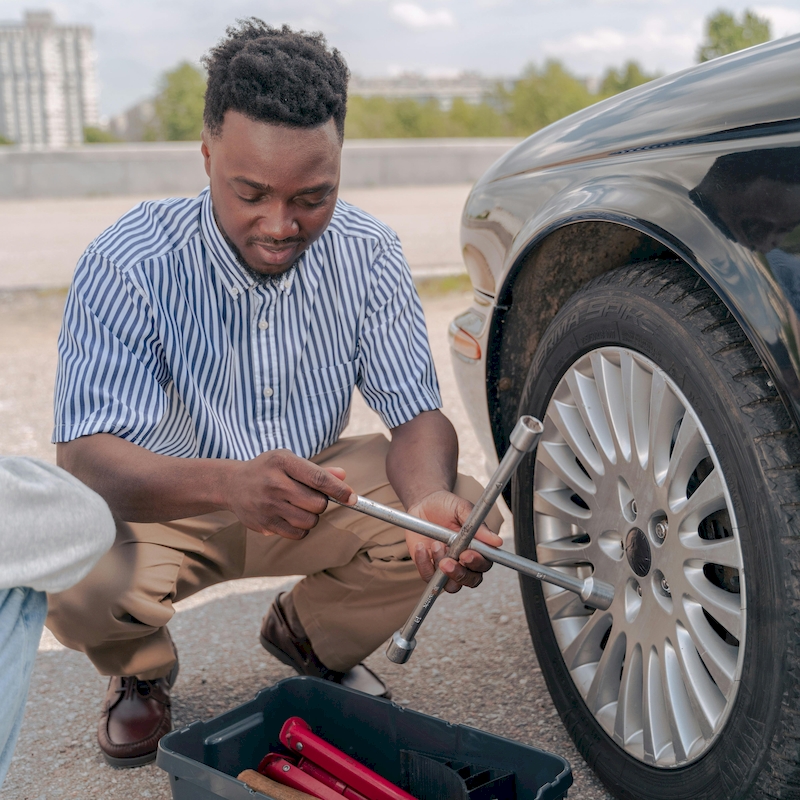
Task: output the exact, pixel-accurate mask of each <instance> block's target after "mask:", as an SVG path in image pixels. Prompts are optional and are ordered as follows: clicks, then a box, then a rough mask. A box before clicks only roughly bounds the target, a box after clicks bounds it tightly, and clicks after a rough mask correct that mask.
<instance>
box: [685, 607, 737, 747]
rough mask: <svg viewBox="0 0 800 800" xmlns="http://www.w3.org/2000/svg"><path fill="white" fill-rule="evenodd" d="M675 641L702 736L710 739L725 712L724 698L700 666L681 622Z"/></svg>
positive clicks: (698, 657) (690, 637)
mask: <svg viewBox="0 0 800 800" xmlns="http://www.w3.org/2000/svg"><path fill="white" fill-rule="evenodd" d="M675 638H676V643H677V646H676V648H675V655H676V657H677V658H678V661H679V662H680V669H681V673H682V674H683V680H684V685H685V688H686V691H687V694H688V697H689V702H690V703H691V706H692V710H693V713H694V716H695V719H696V720H697V723H698V725H699V726H700V730H701V732H702V734H703V737H704V738H705V739H710V738H711V737H712V736H713V735H714V730H715V729H716V727H717V723H718V722H719V720H720V718H721V716H722V714H723V712H724V711H725V696H724V695H723V693H722V692H721V691H720V689H719V687H718V686H717V685H716V684H715V683H714V680H713V679H712V677H711V675H710V674H709V672H708V670H707V669H706V668H705V666H704V665H703V660H702V659H701V658H700V654H699V653H698V652H697V648H696V647H695V644H694V641H693V640H692V636H691V634H690V633H689V631H687V630H686V628H684V626H683V625H681V624H680V623H678V624H677V626H676V628H675Z"/></svg>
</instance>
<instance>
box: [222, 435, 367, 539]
mask: <svg viewBox="0 0 800 800" xmlns="http://www.w3.org/2000/svg"><path fill="white" fill-rule="evenodd" d="M344 478H345V472H344V470H343V469H339V468H338V467H332V468H330V469H323V468H322V467H318V466H317V465H316V464H312V463H311V462H310V461H306V459H304V458H300V457H299V456H296V455H295V454H294V453H292V452H291V451H289V450H270V451H268V452H266V453H262V454H261V455H260V456H258V457H257V458H254V459H252V460H251V461H242V462H238V466H237V468H236V469H235V470H234V471H233V473H232V474H231V476H230V478H229V480H228V482H227V486H226V489H225V506H226V507H227V508H228V509H229V510H230V511H232V512H233V513H234V514H236V516H237V517H238V518H239V521H240V522H242V523H243V524H244V525H245V527H247V528H249V529H250V530H254V531H258V532H259V533H264V534H272V533H275V534H278V536H284V537H286V538H287V539H302V538H303V537H304V536H305V535H306V534H307V533H308V532H309V531H310V530H311V528H313V527H314V526H315V525H316V524H317V522H318V521H319V515H320V514H321V513H322V512H323V511H324V510H325V508H326V507H327V505H328V496H330V497H333V498H335V499H336V500H338V501H339V502H342V503H346V504H350V505H352V504H353V503H354V502H355V500H356V498H355V494H354V492H353V490H352V489H351V488H350V487H349V486H348V485H347V484H346V483H344Z"/></svg>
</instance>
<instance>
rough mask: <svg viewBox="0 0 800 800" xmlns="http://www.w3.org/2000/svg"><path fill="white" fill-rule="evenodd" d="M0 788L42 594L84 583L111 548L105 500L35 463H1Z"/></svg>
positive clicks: (38, 631)
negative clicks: (82, 581)
mask: <svg viewBox="0 0 800 800" xmlns="http://www.w3.org/2000/svg"><path fill="white" fill-rule="evenodd" d="M0 509H2V513H0V786H2V784H3V781H4V779H5V777H6V773H7V772H8V767H9V765H10V763H11V756H12V755H13V753H14V746H15V744H16V742H17V738H18V736H19V731H20V727H21V726H22V718H23V716H24V713H25V701H26V699H27V696H28V687H29V686H30V681H31V673H32V672H33V664H34V659H35V658H36V651H37V649H38V647H39V639H40V638H41V635H42V629H43V628H44V620H45V616H46V614H47V595H46V594H45V592H61V591H63V590H64V589H68V588H69V587H70V586H73V585H74V584H76V583H77V582H78V581H80V580H81V579H82V578H84V577H85V576H86V575H87V574H88V573H89V571H90V570H91V569H92V567H93V566H94V565H95V564H96V563H97V562H98V560H99V559H100V557H101V556H102V555H103V554H104V553H105V552H106V551H107V550H108V549H109V548H110V547H111V545H112V544H113V542H114V520H113V518H112V517H111V512H110V511H109V509H108V506H107V505H106V504H105V502H104V501H103V499H102V498H101V497H100V496H99V495H97V494H96V493H95V492H93V491H92V490H91V489H89V488H88V487H86V486H84V485H83V484H82V483H81V482H80V481H79V480H77V479H76V478H74V477H73V476H72V475H70V474H68V473H67V472H65V471H64V470H63V469H59V468H58V467H56V466H53V465H51V464H47V463H45V462H44V461H39V460H38V459H35V458H21V457H11V456H9V457H1V458H0Z"/></svg>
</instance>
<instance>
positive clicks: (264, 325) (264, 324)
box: [258, 319, 269, 331]
mask: <svg viewBox="0 0 800 800" xmlns="http://www.w3.org/2000/svg"><path fill="white" fill-rule="evenodd" d="M258 327H259V328H261V330H262V331H265V330H266V329H267V328H269V322H267V321H266V320H265V319H262V320H261V322H259V323H258Z"/></svg>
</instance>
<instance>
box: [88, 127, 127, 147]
mask: <svg viewBox="0 0 800 800" xmlns="http://www.w3.org/2000/svg"><path fill="white" fill-rule="evenodd" d="M83 141H84V142H85V143H86V144H100V143H104V142H118V141H120V140H119V139H118V138H117V137H116V136H114V134H113V133H111V132H110V131H104V130H103V129H102V128H96V127H95V126H94V125H87V126H86V127H85V128H84V129H83Z"/></svg>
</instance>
